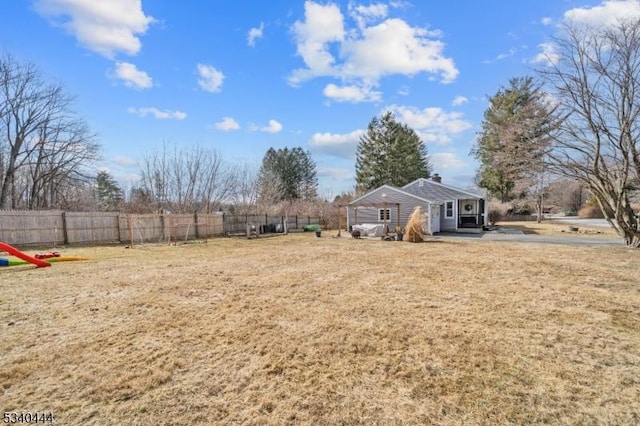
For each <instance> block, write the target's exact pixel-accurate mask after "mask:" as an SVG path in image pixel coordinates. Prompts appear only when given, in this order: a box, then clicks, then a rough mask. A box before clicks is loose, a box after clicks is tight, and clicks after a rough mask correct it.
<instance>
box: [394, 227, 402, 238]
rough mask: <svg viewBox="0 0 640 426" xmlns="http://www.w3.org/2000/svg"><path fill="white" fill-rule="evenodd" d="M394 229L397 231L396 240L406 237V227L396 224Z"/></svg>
mask: <svg viewBox="0 0 640 426" xmlns="http://www.w3.org/2000/svg"><path fill="white" fill-rule="evenodd" d="M394 231H395V232H396V241H402V238H404V228H403V227H402V226H396V227H395V229H394Z"/></svg>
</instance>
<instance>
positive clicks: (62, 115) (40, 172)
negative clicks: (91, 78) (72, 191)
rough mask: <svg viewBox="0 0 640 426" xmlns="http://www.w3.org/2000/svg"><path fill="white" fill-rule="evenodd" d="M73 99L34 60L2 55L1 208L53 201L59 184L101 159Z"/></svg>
mask: <svg viewBox="0 0 640 426" xmlns="http://www.w3.org/2000/svg"><path fill="white" fill-rule="evenodd" d="M71 103H72V98H71V97H70V96H68V95H67V94H65V92H64V90H63V88H62V86H60V85H56V84H51V83H49V82H47V81H46V80H45V79H44V77H43V76H42V74H41V73H40V72H39V71H38V70H37V69H36V68H35V67H34V66H33V65H32V64H29V63H26V64H23V63H19V62H18V61H16V60H15V59H13V58H12V57H11V56H6V57H4V58H0V127H1V128H2V130H0V136H1V137H2V139H1V140H0V162H1V165H0V172H2V173H1V174H0V208H5V207H12V208H16V207H18V206H19V204H20V201H23V202H24V203H25V207H31V208H32V207H50V206H52V205H54V204H55V199H56V194H57V193H59V192H60V191H61V187H60V185H63V184H66V183H68V182H69V181H73V180H74V179H80V178H82V177H83V173H82V171H83V170H86V168H87V167H88V166H90V165H91V164H92V162H93V161H94V160H96V159H97V158H98V151H99V146H98V144H97V143H96V142H95V136H94V135H93V134H91V132H89V129H88V127H87V125H86V123H85V122H84V121H83V120H81V119H80V118H78V117H77V116H76V115H75V114H74V113H73V112H72V111H71V109H70V107H71ZM25 176H28V178H24V177H25ZM21 177H22V179H20V178H21ZM18 183H22V186H20V185H17V184H18ZM25 185H27V186H25Z"/></svg>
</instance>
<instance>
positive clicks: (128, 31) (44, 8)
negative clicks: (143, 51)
mask: <svg viewBox="0 0 640 426" xmlns="http://www.w3.org/2000/svg"><path fill="white" fill-rule="evenodd" d="M35 9H36V11H37V12H38V13H39V14H41V15H43V16H46V17H48V18H51V19H52V20H53V23H54V24H55V25H59V26H61V27H63V28H65V29H66V30H67V31H68V32H69V33H71V34H72V35H73V36H74V37H75V38H76V39H77V40H78V41H79V42H80V43H81V44H82V45H84V46H85V47H87V48H88V49H90V50H92V51H94V52H97V53H99V54H101V55H103V56H105V57H107V58H113V57H114V56H115V55H116V54H117V53H125V54H127V55H136V54H138V52H140V48H141V46H142V44H141V42H140V39H139V38H138V36H139V35H142V34H144V33H145V32H146V31H147V29H148V27H149V25H150V24H151V23H152V22H153V21H154V19H153V18H152V17H151V16H147V15H145V13H144V11H143V10H142V1H141V0H109V1H96V0H37V1H36V3H35Z"/></svg>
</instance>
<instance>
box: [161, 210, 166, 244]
mask: <svg viewBox="0 0 640 426" xmlns="http://www.w3.org/2000/svg"><path fill="white" fill-rule="evenodd" d="M160 232H161V233H162V239H163V240H166V239H167V229H166V227H165V224H164V213H160Z"/></svg>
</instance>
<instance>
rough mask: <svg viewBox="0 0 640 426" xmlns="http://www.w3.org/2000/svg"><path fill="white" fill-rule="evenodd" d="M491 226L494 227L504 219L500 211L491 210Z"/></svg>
mask: <svg viewBox="0 0 640 426" xmlns="http://www.w3.org/2000/svg"><path fill="white" fill-rule="evenodd" d="M488 219H489V225H491V226H494V225H495V224H496V223H497V222H498V221H500V219H502V212H501V211H500V210H499V209H494V208H491V207H490V208H489V216H488Z"/></svg>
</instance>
